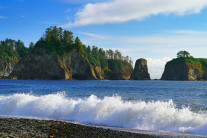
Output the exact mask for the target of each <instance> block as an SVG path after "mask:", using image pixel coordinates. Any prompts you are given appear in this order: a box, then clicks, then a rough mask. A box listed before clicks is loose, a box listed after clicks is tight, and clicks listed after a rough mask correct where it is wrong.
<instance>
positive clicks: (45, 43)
mask: <svg viewBox="0 0 207 138" xmlns="http://www.w3.org/2000/svg"><path fill="white" fill-rule="evenodd" d="M73 38H74V37H73V33H72V32H71V31H66V30H64V31H63V29H62V28H61V27H60V28H57V27H56V26H55V27H50V28H47V29H46V31H45V34H44V35H43V37H41V39H40V40H39V41H38V42H37V43H36V45H35V47H37V48H43V49H45V50H47V52H55V53H56V54H57V55H59V56H61V55H63V54H67V53H69V52H70V51H73V50H76V51H78V52H80V53H82V54H83V55H84V56H87V55H86V54H85V51H84V49H83V44H82V42H81V41H80V39H79V38H78V37H76V39H75V41H74V40H73Z"/></svg>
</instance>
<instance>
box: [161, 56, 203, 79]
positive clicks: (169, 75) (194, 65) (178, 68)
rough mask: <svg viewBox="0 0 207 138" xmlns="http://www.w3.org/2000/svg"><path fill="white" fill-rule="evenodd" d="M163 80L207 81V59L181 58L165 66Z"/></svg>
mask: <svg viewBox="0 0 207 138" xmlns="http://www.w3.org/2000/svg"><path fill="white" fill-rule="evenodd" d="M161 80H182V81H188V80H190V81H195V80H207V59H202V58H193V57H179V58H176V59H173V60H171V61H169V62H167V64H166V65H165V70H164V73H163V74H162V77H161Z"/></svg>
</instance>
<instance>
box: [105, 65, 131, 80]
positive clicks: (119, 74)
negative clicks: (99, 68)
mask: <svg viewBox="0 0 207 138" xmlns="http://www.w3.org/2000/svg"><path fill="white" fill-rule="evenodd" d="M132 71H133V68H132V67H131V66H129V67H125V68H123V69H120V70H118V71H110V70H104V79H106V80H129V79H130V75H131V73H132Z"/></svg>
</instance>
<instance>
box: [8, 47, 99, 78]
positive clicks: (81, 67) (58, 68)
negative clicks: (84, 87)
mask: <svg viewBox="0 0 207 138" xmlns="http://www.w3.org/2000/svg"><path fill="white" fill-rule="evenodd" d="M10 78H12V79H26V80H27V79H31V80H72V79H77V80H95V79H100V77H99V76H98V75H97V73H96V71H95V69H94V68H93V67H92V66H91V65H90V63H89V62H88V60H87V59H86V58H84V57H83V56H82V54H80V53H79V52H75V51H73V52H70V53H68V54H65V55H63V56H58V55H56V54H55V53H54V52H51V53H48V52H46V51H45V50H44V49H41V48H35V49H34V50H33V51H32V52H30V53H29V54H28V55H27V56H25V57H24V58H23V59H22V60H20V62H18V63H17V64H16V65H15V67H14V70H13V72H12V74H11V75H10Z"/></svg>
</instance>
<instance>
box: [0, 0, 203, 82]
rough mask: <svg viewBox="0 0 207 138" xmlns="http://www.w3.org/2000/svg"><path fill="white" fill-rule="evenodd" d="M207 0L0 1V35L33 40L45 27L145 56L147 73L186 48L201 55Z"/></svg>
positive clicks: (156, 71) (158, 73)
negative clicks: (58, 28)
mask: <svg viewBox="0 0 207 138" xmlns="http://www.w3.org/2000/svg"><path fill="white" fill-rule="evenodd" d="M206 7H207V0H167V1H166V0H127V1H126V0H0V26H1V27H0V40H4V39H5V38H12V39H16V40H17V39H20V40H22V41H23V42H24V43H25V45H26V46H28V45H29V43H30V42H36V41H37V40H38V39H39V38H40V37H41V36H42V35H43V33H44V31H45V29H46V28H47V27H50V26H54V25H56V26H61V27H63V28H64V29H67V30H70V31H72V32H74V35H75V36H79V37H80V39H81V40H82V42H83V43H84V44H86V45H91V46H93V45H96V46H98V47H102V48H105V49H109V48H111V49H119V50H120V51H122V53H123V54H124V55H129V56H131V57H132V59H133V60H136V59H138V58H147V60H148V64H149V71H150V73H151V76H152V78H159V77H160V76H161V74H162V72H163V69H164V65H165V63H166V62H167V61H168V60H170V59H172V58H175V57H176V53H177V52H178V51H179V50H187V51H189V52H190V53H191V54H192V55H193V56H194V57H203V58H207V54H206V51H207V8H206Z"/></svg>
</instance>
